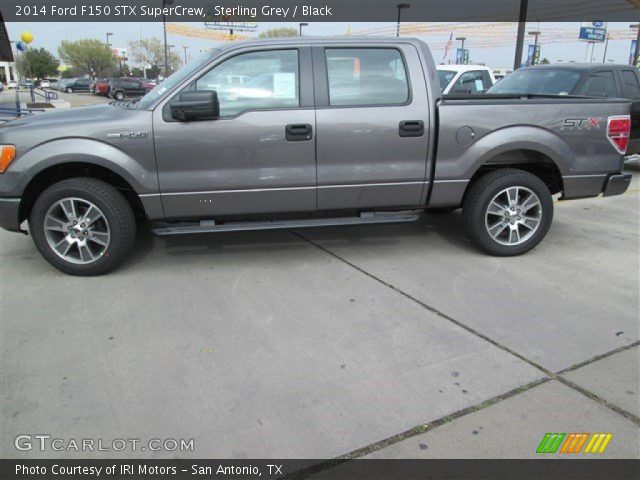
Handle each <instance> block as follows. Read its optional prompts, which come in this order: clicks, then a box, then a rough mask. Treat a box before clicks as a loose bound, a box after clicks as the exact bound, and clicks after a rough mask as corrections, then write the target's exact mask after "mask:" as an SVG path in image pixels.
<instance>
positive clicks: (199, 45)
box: [6, 22, 630, 69]
mask: <svg viewBox="0 0 640 480" xmlns="http://www.w3.org/2000/svg"><path fill="white" fill-rule="evenodd" d="M185 25H189V26H192V27H197V28H203V27H204V25H203V24H202V23H186V24H185ZM6 26H7V30H8V33H9V38H10V39H11V40H19V39H20V33H21V32H23V31H29V32H31V33H32V34H33V36H34V41H33V43H31V46H33V47H36V48H40V47H44V48H46V49H47V50H49V51H51V52H52V53H54V55H57V48H58V46H59V45H60V42H61V41H62V40H64V39H68V40H79V39H82V38H97V39H98V40H101V41H105V42H106V33H107V32H111V33H113V35H112V36H111V37H110V39H109V43H110V44H111V45H112V46H113V47H121V48H126V47H127V42H128V41H130V40H138V39H140V38H149V37H153V36H157V37H159V38H162V22H141V23H126V22H122V23H114V22H112V23H98V22H96V23H54V22H51V23H16V22H13V23H11V22H8V23H6ZM394 26H395V24H394V23H350V24H347V23H331V22H315V23H310V24H309V25H308V26H306V27H304V34H305V35H320V36H322V35H343V34H345V33H346V32H347V30H350V31H351V32H352V33H355V32H357V31H359V30H366V29H371V28H377V27H394ZM279 27H291V28H295V29H297V28H298V24H297V23H268V22H262V23H260V24H259V25H258V30H257V32H255V33H249V35H251V36H257V34H258V33H259V32H261V31H264V30H267V29H270V28H279ZM555 27H563V28H569V29H574V28H575V32H576V38H577V36H578V29H579V27H580V24H579V23H577V22H575V23H549V24H544V23H543V24H529V25H527V31H529V30H530V29H538V30H540V31H542V35H541V37H540V44H541V58H545V57H546V58H548V59H549V60H550V61H551V63H555V62H557V61H558V60H562V61H564V62H567V61H570V60H573V61H576V62H584V61H585V58H586V53H587V51H586V47H587V45H586V44H585V43H584V42H580V41H576V42H574V43H564V44H557V43H556V44H551V45H547V46H545V42H544V31H545V28H555ZM609 28H610V29H616V28H618V29H628V28H629V23H610V24H609ZM454 36H455V31H454ZM419 38H421V39H423V40H425V41H426V42H427V43H428V44H430V47H431V49H432V50H433V51H434V57H435V59H436V62H437V63H440V61H441V60H442V57H443V53H444V52H443V45H444V40H443V38H442V37H441V36H440V37H429V36H423V37H419ZM167 41H168V43H169V44H170V45H175V48H177V49H178V50H179V52H180V54H181V56H183V55H184V50H183V48H182V47H183V46H187V47H188V49H187V56H188V58H189V57H190V56H191V55H197V53H199V52H200V51H202V50H206V49H209V48H212V47H215V46H216V45H217V42H212V41H209V40H201V39H193V38H187V37H181V36H176V35H171V34H169V35H168V38H167ZM527 42H528V40H527ZM473 43H474V41H473V38H469V39H468V40H467V43H466V44H465V47H467V48H468V49H469V50H470V58H471V61H472V62H474V63H484V64H486V65H489V66H490V67H492V68H494V69H495V68H511V67H512V66H513V58H514V52H515V37H514V39H513V40H512V41H506V42H505V44H504V46H503V47H494V48H479V47H476V48H474V45H473ZM629 51H630V40H612V41H610V42H609V47H608V50H607V59H608V60H612V59H613V60H615V62H616V63H625V64H626V63H627V62H628V58H629ZM603 53H604V45H603V44H596V45H595V51H594V61H597V62H602V57H603ZM525 56H526V47H525ZM448 58H449V59H451V60H452V61H455V60H454V59H455V52H454V51H452V53H451V54H450V55H449V57H448ZM133 65H135V64H133Z"/></svg>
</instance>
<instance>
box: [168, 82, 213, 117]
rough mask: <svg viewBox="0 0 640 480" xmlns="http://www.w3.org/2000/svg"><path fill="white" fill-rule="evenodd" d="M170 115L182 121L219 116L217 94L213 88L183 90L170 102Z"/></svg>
mask: <svg viewBox="0 0 640 480" xmlns="http://www.w3.org/2000/svg"><path fill="white" fill-rule="evenodd" d="M170 107H171V117H172V118H174V119H176V120H180V121H182V122H188V121H190V120H204V119H209V120H211V119H214V118H218V117H219V116H220V103H219V102H218V94H217V93H216V92H214V91H213V90H196V91H192V92H183V93H181V94H180V95H179V96H178V100H177V101H173V102H171V104H170Z"/></svg>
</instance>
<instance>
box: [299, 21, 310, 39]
mask: <svg viewBox="0 0 640 480" xmlns="http://www.w3.org/2000/svg"><path fill="white" fill-rule="evenodd" d="M308 25H309V24H308V23H306V22H300V23H299V24H298V26H299V27H300V36H302V27H306V26H308Z"/></svg>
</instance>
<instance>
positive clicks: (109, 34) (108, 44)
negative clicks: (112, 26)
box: [107, 32, 113, 49]
mask: <svg viewBox="0 0 640 480" xmlns="http://www.w3.org/2000/svg"><path fill="white" fill-rule="evenodd" d="M111 35H113V32H107V48H109V49H111V44H110V43H109V37H110V36H111Z"/></svg>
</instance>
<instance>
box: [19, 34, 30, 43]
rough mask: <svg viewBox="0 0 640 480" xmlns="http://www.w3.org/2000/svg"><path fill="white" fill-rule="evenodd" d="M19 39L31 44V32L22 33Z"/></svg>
mask: <svg viewBox="0 0 640 480" xmlns="http://www.w3.org/2000/svg"><path fill="white" fill-rule="evenodd" d="M20 38H21V39H22V41H23V42H24V43H31V42H33V35H32V34H31V32H22V34H21V35H20Z"/></svg>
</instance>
